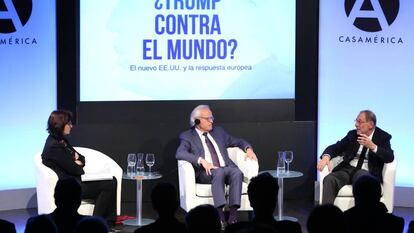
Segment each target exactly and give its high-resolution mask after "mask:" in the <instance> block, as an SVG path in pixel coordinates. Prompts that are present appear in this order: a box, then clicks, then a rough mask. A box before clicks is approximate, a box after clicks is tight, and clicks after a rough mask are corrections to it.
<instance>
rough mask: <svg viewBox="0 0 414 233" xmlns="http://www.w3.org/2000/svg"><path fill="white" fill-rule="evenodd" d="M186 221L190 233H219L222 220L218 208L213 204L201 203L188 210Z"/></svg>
mask: <svg viewBox="0 0 414 233" xmlns="http://www.w3.org/2000/svg"><path fill="white" fill-rule="evenodd" d="M185 222H186V225H187V230H188V233H219V232H220V231H221V221H220V216H219V213H218V211H217V209H216V208H215V207H214V206H212V205H208V204H205V205H199V206H196V207H194V208H193V209H191V210H190V211H188V213H187V215H186V217H185Z"/></svg>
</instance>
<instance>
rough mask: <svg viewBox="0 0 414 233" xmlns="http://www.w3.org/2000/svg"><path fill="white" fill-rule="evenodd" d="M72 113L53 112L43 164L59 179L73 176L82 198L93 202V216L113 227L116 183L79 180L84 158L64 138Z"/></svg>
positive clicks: (69, 128)
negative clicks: (100, 218)
mask: <svg viewBox="0 0 414 233" xmlns="http://www.w3.org/2000/svg"><path fill="white" fill-rule="evenodd" d="M71 120H72V113H71V112H70V111H66V110H56V111H53V112H52V113H51V114H50V116H49V120H48V122H47V131H48V132H49V136H48V137H47V139H46V143H45V146H44V148H43V153H42V161H43V164H45V165H46V166H48V167H50V168H51V169H52V170H54V171H55V172H56V174H57V175H58V177H59V179H64V178H67V177H74V178H75V179H76V180H77V181H78V182H79V183H80V185H81V187H82V199H93V200H94V201H95V208H94V210H93V215H94V216H101V217H103V218H104V219H105V220H106V221H107V223H108V226H109V227H113V226H114V224H115V218H116V187H117V180H116V178H115V177H113V179H112V180H104V181H87V182H82V181H81V175H82V174H84V173H85V172H84V170H83V167H84V166H85V157H84V156H83V155H81V154H80V153H78V152H77V151H76V150H75V149H74V148H73V147H72V146H71V145H70V143H69V141H68V139H67V138H66V136H67V135H69V134H70V131H71V129H72V127H73V125H72V121H71Z"/></svg>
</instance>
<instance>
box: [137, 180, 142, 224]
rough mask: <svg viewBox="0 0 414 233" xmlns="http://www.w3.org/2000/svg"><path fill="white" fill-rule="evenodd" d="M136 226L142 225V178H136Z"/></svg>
mask: <svg viewBox="0 0 414 233" xmlns="http://www.w3.org/2000/svg"><path fill="white" fill-rule="evenodd" d="M137 226H142V180H141V179H137Z"/></svg>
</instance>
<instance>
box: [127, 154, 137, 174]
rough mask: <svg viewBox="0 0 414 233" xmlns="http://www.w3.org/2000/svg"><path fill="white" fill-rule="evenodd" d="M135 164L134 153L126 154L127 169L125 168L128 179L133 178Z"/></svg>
mask: <svg viewBox="0 0 414 233" xmlns="http://www.w3.org/2000/svg"><path fill="white" fill-rule="evenodd" d="M136 162H137V157H136V156H135V154H134V153H129V154H128V167H127V175H128V176H129V177H134V176H135V164H136Z"/></svg>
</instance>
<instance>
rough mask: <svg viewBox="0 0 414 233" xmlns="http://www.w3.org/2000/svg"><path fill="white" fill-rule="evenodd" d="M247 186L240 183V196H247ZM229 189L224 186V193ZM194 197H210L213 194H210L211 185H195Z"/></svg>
mask: <svg viewBox="0 0 414 233" xmlns="http://www.w3.org/2000/svg"><path fill="white" fill-rule="evenodd" d="M247 186H248V184H247V183H245V182H243V183H242V194H247ZM228 189H229V187H228V186H226V193H228V192H229V190H228ZM196 195H197V196H199V197H212V196H213V193H212V192H211V185H210V184H196Z"/></svg>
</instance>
